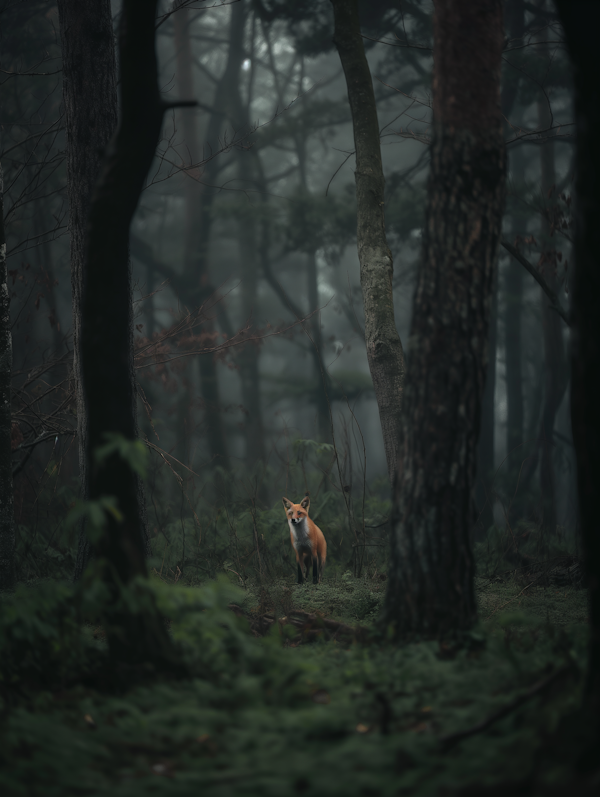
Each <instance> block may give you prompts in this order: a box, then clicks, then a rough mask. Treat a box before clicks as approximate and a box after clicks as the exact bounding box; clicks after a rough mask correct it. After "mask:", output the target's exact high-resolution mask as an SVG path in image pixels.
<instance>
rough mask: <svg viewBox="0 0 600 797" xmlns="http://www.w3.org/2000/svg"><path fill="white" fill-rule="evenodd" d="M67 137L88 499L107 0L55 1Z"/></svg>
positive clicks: (82, 540)
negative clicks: (88, 316)
mask: <svg viewBox="0 0 600 797" xmlns="http://www.w3.org/2000/svg"><path fill="white" fill-rule="evenodd" d="M58 13H59V21H60V37H61V44H62V59H63V101H64V105H65V128H66V137H67V189H68V196H69V214H70V215H69V232H70V236H71V290H72V298H73V381H74V384H75V399H76V407H77V439H78V447H79V484H80V495H81V498H82V499H83V500H86V499H87V498H88V496H89V482H88V479H89V475H88V472H87V460H86V450H87V439H88V408H87V404H86V401H85V396H84V393H83V387H82V381H81V296H82V293H83V285H84V263H85V254H84V249H85V234H86V225H87V218H88V213H89V207H90V201H91V197H92V189H93V187H94V184H95V183H96V180H97V179H98V175H99V174H100V166H101V163H102V158H103V157H104V152H105V150H106V148H107V146H108V143H109V141H110V139H111V137H112V135H113V133H114V131H115V129H116V126H117V80H116V64H115V47H114V35H113V26H112V14H111V6H110V0H58ZM90 556H91V546H90V542H89V540H88V537H87V535H86V533H85V529H84V525H83V524H82V525H81V528H80V531H79V545H78V548H77V562H76V564H75V579H79V578H81V575H82V573H83V571H84V569H85V567H86V565H87V563H88V562H89V559H90Z"/></svg>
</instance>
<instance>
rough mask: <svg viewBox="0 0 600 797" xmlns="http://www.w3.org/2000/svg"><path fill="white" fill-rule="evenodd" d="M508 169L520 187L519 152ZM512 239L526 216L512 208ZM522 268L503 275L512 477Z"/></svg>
mask: <svg viewBox="0 0 600 797" xmlns="http://www.w3.org/2000/svg"><path fill="white" fill-rule="evenodd" d="M513 159H514V164H513V168H512V170H511V172H512V180H513V183H514V184H515V186H522V185H523V183H524V179H525V169H524V167H525V164H524V162H523V153H522V151H519V150H516V151H515V153H514V154H513ZM511 228H512V235H513V238H516V237H517V236H525V235H526V233H527V217H526V215H525V214H524V213H521V212H519V211H515V215H514V216H513V218H512V222H511ZM523 276H524V275H523V267H522V266H521V264H520V263H517V261H516V260H515V259H514V258H512V257H511V258H510V259H509V261H508V265H507V267H506V274H505V277H504V303H505V310H504V351H505V358H506V404H507V417H506V451H507V454H508V468H509V472H510V473H511V475H512V476H513V477H516V476H517V475H518V472H519V469H520V465H521V463H522V462H523V456H524V454H523V446H522V443H523V428H524V408H523V367H522V357H521V348H522V341H521V327H522V324H521V316H522V311H523Z"/></svg>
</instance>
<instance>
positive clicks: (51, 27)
mask: <svg viewBox="0 0 600 797" xmlns="http://www.w3.org/2000/svg"><path fill="white" fill-rule="evenodd" d="M311 9H312V7H311V6H310V4H308V5H306V7H305V5H304V4H302V3H300V4H298V3H296V4H294V5H293V7H292V6H290V4H288V3H278V2H275V1H273V2H265V3H263V2H254V3H233V4H217V5H216V6H215V7H211V8H205V7H204V6H203V5H202V4H192V5H191V6H190V7H189V8H188V7H186V4H183V7H182V8H181V9H180V10H179V11H177V13H173V14H171V15H169V16H165V17H163V18H160V22H159V25H158V27H157V50H158V55H159V64H160V87H161V91H162V92H163V94H164V95H165V97H166V98H167V99H168V100H176V99H178V98H183V99H185V98H190V97H193V98H196V99H197V101H198V105H197V107H196V108H194V109H188V108H185V109H174V110H171V111H169V112H168V113H167V115H166V116H165V120H164V126H163V131H162V137H161V142H160V145H159V148H158V151H157V156H156V159H155V162H154V164H153V167H152V169H151V172H150V173H149V175H148V179H147V184H146V187H145V189H144V191H143V195H142V197H141V200H140V203H139V206H138V209H137V212H136V215H135V219H134V221H133V225H132V229H131V258H132V263H133V281H134V286H135V287H134V291H135V352H136V375H137V379H138V382H139V390H138V415H139V425H140V432H141V434H142V436H143V437H144V438H145V439H147V440H148V444H149V446H150V449H151V458H150V474H149V481H148V487H149V501H148V513H149V514H148V523H149V529H150V533H151V536H152V537H153V538H156V539H157V540H158V538H160V539H162V540H163V542H164V541H165V540H166V541H167V543H168V545H169V550H171V548H172V549H173V557H172V561H171V562H170V564H171V565H175V566H179V567H180V568H181V569H184V565H183V562H184V560H185V556H186V553H185V539H184V538H186V536H188V535H189V540H190V541H191V540H193V543H192V542H189V543H188V544H189V546H190V548H189V550H191V547H192V546H194V547H197V539H198V538H199V537H200V536H201V534H202V528H201V527H204V526H205V525H208V526H210V525H211V523H212V524H213V525H214V518H215V517H221V516H222V509H223V507H227V506H230V507H231V506H235V507H236V508H240V507H242V506H246V507H247V506H256V507H258V508H260V509H261V510H265V509H267V508H269V507H271V506H272V505H274V504H275V502H276V501H278V500H279V499H280V495H281V494H287V493H288V492H292V493H294V494H295V495H302V494H303V493H304V491H305V490H306V489H309V488H310V489H311V490H312V489H315V488H316V489H317V490H319V489H320V490H327V491H331V492H332V493H333V495H332V496H331V498H330V499H329V500H330V501H332V502H333V504H332V506H333V505H335V513H340V514H344V515H348V514H349V517H347V518H346V521H345V525H346V526H347V529H346V531H347V534H348V535H352V534H356V533H357V531H356V528H354V527H356V526H357V524H358V525H359V526H360V528H361V531H362V533H363V534H365V533H366V531H365V529H364V528H363V526H365V525H368V526H377V525H378V524H380V523H382V522H383V521H384V520H385V518H386V516H387V515H388V512H386V506H385V500H386V498H387V496H388V490H389V487H388V480H387V473H386V465H385V457H384V446H383V439H382V433H381V427H380V424H379V416H378V412H377V405H376V402H375V400H374V395H373V389H372V384H371V380H370V376H369V369H368V365H367V358H366V356H365V348H364V332H363V329H364V318H363V311H362V299H361V293H360V286H359V280H358V263H357V257H356V203H355V195H354V185H353V183H354V180H353V174H352V171H353V156H352V153H353V150H354V145H353V136H352V125H351V119H350V113H349V107H348V101H347V96H346V86H345V82H344V79H343V74H342V71H341V65H340V61H339V57H338V55H337V53H336V51H335V48H334V47H333V43H332V38H333V37H332V24H333V17H332V12H331V9H330V8H329V5H328V4H325V3H324V4H321V5H319V7H318V13H313V12H314V9H312V10H311ZM113 10H114V14H115V24H116V23H117V22H118V15H119V6H118V4H116V5H114V8H113ZM431 12H432V9H431V7H429V6H428V5H427V4H423V3H411V2H405V3H402V4H401V5H398V4H395V3H385V2H377V3H369V4H368V5H365V6H361V24H362V30H363V34H364V38H363V41H364V45H365V50H366V52H367V57H368V60H369V64H370V68H371V73H372V75H373V80H374V86H375V93H376V99H377V110H378V116H379V124H380V128H381V144H382V155H383V161H384V173H385V178H386V230H387V234H388V241H389V244H390V246H391V248H392V251H393V256H394V264H395V269H394V303H395V307H396V322H397V327H398V332H399V334H400V338H401V340H402V341H403V342H404V343H405V344H406V340H407V337H408V331H409V328H410V322H411V317H410V315H411V305H412V295H413V291H414V285H415V275H416V264H417V258H418V255H419V252H420V245H421V232H422V226H423V218H424V215H423V214H424V207H425V193H426V179H427V174H428V163H429V149H428V144H429V142H430V138H431V129H430V122H431V67H432V59H431V47H432V15H431ZM57 14H58V11H57V8H56V5H55V4H53V3H50V2H49V3H44V2H40V3H37V2H27V3H7V4H5V6H4V7H3V9H2V16H3V26H2V28H3V40H2V59H3V60H2V68H3V72H2V75H1V79H2V96H3V120H2V142H3V143H2V156H1V160H2V165H3V169H4V185H5V225H6V235H7V255H8V274H9V284H10V290H11V323H12V334H13V351H14V377H13V381H14V387H13V390H14V401H13V451H14V461H13V464H14V473H15V517H16V522H17V531H18V544H19V557H18V560H19V567H20V568H25V569H27V568H28V567H33V568H34V570H35V566H34V565H33V563H32V562H31V560H30V562H29V564H27V551H28V550H29V547H30V545H31V540H32V538H34V537H35V539H36V540H37V541H38V542H41V541H43V545H44V548H45V549H46V551H48V552H53V553H54V555H55V556H57V557H65V556H66V557H67V559H68V560H69V561H68V562H65V567H67V566H71V565H72V549H73V545H74V540H73V533H71V534H69V532H67V531H66V530H65V528H64V518H65V509H66V508H68V507H69V505H71V504H72V502H73V501H74V500H75V498H76V496H77V475H78V459H77V442H76V440H75V431H76V418H75V413H76V409H75V392H74V387H73V380H72V377H71V367H72V366H71V360H72V332H71V330H72V310H71V306H72V305H71V287H70V271H69V269H70V260H69V230H68V202H67V196H66V164H65V136H64V107H63V104H62V91H63V90H62V75H61V70H60V63H61V61H60V57H61V56H60V37H59V27H58V16H57ZM505 37H506V40H505V46H504V52H503V57H502V112H503V115H504V119H505V139H506V142H507V153H508V183H507V201H506V210H505V214H504V222H503V237H504V240H505V242H506V243H508V244H509V245H512V246H513V247H514V248H515V249H516V250H518V252H519V253H520V254H521V256H522V257H524V258H525V259H526V260H527V261H529V262H530V263H531V264H533V265H534V268H536V269H537V270H538V271H539V272H540V273H541V274H542V276H543V277H544V278H545V280H546V281H547V283H548V284H550V285H551V286H552V287H553V289H554V290H555V291H556V292H557V294H558V296H559V301H560V302H562V303H563V306H565V305H566V302H567V299H568V291H569V280H570V270H569V263H570V261H571V260H572V256H571V251H570V248H571V196H572V179H573V155H574V135H573V107H572V91H571V85H570V72H569V68H568V60H567V55H566V51H565V46H564V43H563V34H562V31H561V28H560V25H559V24H558V21H557V18H556V12H555V10H554V8H553V7H552V6H551V4H550V3H544V2H538V3H535V4H532V3H525V2H520V1H518V0H511V2H508V3H507V4H506V10H505ZM550 304H551V303H550V301H549V300H548V297H547V296H546V295H545V294H544V293H543V292H542V290H541V289H540V287H539V285H538V284H537V283H536V281H535V280H534V279H533V278H532V276H531V275H530V274H528V273H527V271H526V270H525V269H524V267H523V265H522V264H521V263H519V262H518V261H517V259H515V257H513V256H512V255H511V254H510V253H509V252H508V251H507V250H506V249H501V256H500V264H499V273H498V277H497V284H496V287H495V291H494V301H493V311H492V320H491V329H490V359H489V363H490V365H489V369H488V376H487V386H486V397H485V402H484V410H483V417H482V426H481V437H480V444H479V467H478V480H477V504H478V511H479V518H478V523H477V527H476V529H474V535H475V537H476V538H477V539H481V538H482V537H483V536H484V535H485V533H486V532H487V530H488V529H489V528H490V527H491V526H492V525H494V524H495V525H496V527H497V528H498V529H502V530H504V529H506V528H507V525H508V526H510V527H511V528H512V527H514V528H517V527H519V528H520V529H521V527H522V530H523V531H522V533H525V534H527V533H528V532H530V531H531V530H533V529H540V528H541V529H543V530H544V531H545V532H547V533H549V534H552V535H554V534H555V533H556V532H557V530H558V534H559V535H566V536H567V537H569V538H570V540H571V541H574V540H575V536H574V530H575V527H576V516H577V512H576V499H575V491H574V483H575V482H574V466H573V449H572V441H571V435H570V423H569V398H568V397H569V390H568V378H569V377H568V369H567V364H566V363H567V360H566V342H567V325H566V324H565V323H564V321H563V320H562V319H561V317H560V316H559V315H558V313H557V312H556V309H553V308H551V307H550ZM333 443H335V448H336V450H337V455H338V460H337V462H338V464H339V465H340V467H339V469H338V468H336V467H334V461H333V458H334V454H335V451H333V450H332V449H329V448H328V446H329V445H331V444H333ZM309 461H310V462H311V466H310V468H308V471H307V466H306V464H307V463H308V462H309ZM315 468H316V469H317V470H316V471H315ZM315 474H318V478H317V481H316V483H315V481H314V479H315V478H316V476H315ZM317 485H321V486H320V487H317ZM344 491H345V493H344ZM365 491H366V496H367V499H366V500H367V505H368V502H369V501H371V502H374V504H377V509H379V511H376V510H375V509H374V508H372V509H371V511H370V512H367V513H366V515H367V517H366V523H365V520H364V518H365V513H364V510H363V493H364V492H365ZM344 495H345V496H346V497H347V498H350V502H349V503H350V508H348V506H347V505H348V501H346V502H345V503H344V500H343V498H344ZM354 504H356V506H354ZM357 512H360V513H361V518H360V519H359V520H357V518H356V517H355V515H356V513H357ZM519 524H521V525H520V526H519ZM226 528H227V524H226V523H225V526H224V529H221V530H220V531H221V533H224V532H225V531H226ZM284 532H285V528H284ZM341 534H342V530H341V529H340V536H341ZM284 536H285V534H284ZM209 539H210V537H209V535H208V534H206V535H205V536H204V539H203V542H202V543H201V545H209V542H208V540H209ZM348 539H350V536H348ZM34 544H37V543H34ZM215 545H216V542H214V543H213V549H214V546H215ZM176 549H179V550H178V551H177V550H176ZM371 550H374V549H371ZM334 551H335V549H333V548H332V550H331V554H332V561H335V560H338V561H339V562H340V564H344V565H346V563H347V560H348V559H349V557H350V556H351V553H352V552H351V551H350V550H348V549H345V548H344V544H343V543H340V545H339V546H338V550H337V551H335V552H334ZM187 555H189V551H188V554H187ZM221 558H222V557H221ZM32 575H33V571H32Z"/></svg>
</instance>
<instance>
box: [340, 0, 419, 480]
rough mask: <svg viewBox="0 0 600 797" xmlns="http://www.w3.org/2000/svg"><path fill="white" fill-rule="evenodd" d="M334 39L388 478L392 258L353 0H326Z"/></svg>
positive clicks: (393, 395) (393, 462)
mask: <svg viewBox="0 0 600 797" xmlns="http://www.w3.org/2000/svg"><path fill="white" fill-rule="evenodd" d="M331 2H332V5H333V12H334V18H335V34H334V42H335V45H336V47H337V50H338V53H339V55H340V60H341V62H342V67H343V69H344V74H345V76H346V85H347V87H348V99H349V101H350V110H351V112H352V124H353V128H354V146H355V148H356V173H355V179H356V201H357V246H358V259H359V261H360V283H361V287H362V293H363V301H364V309H365V343H366V347H367V358H368V361H369V369H370V371H371V378H372V379H373V387H374V390H375V398H376V400H377V406H378V408H379V418H380V421H381V430H382V432H383V442H384V446H385V456H386V460H387V467H388V475H389V477H390V481H392V482H393V481H394V477H395V474H396V468H397V464H398V451H399V445H400V441H401V403H402V391H403V385H404V354H403V351H402V343H401V342H400V336H399V335H398V331H397V329H396V322H395V318H394V297H393V292H392V276H393V269H394V264H393V260H392V253H391V251H390V248H389V246H388V244H387V239H386V235H385V210H384V208H385V195H384V178H383V167H382V163H381V147H380V143H379V123H378V121H377V107H376V105H375V94H374V92H373V82H372V80H371V72H370V70H369V64H368V62H367V59H366V56H365V51H364V47H363V42H362V38H361V33H360V25H359V21H358V2H357V0H331Z"/></svg>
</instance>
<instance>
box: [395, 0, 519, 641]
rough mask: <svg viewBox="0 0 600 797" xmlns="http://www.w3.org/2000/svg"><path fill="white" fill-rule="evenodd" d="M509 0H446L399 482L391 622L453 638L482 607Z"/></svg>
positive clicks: (440, 16)
mask: <svg viewBox="0 0 600 797" xmlns="http://www.w3.org/2000/svg"><path fill="white" fill-rule="evenodd" d="M502 43H503V31H502V3H501V2H500V0H477V2H473V0H436V2H435V14H434V50H433V59H434V73H433V141H432V145H431V172H430V176H429V188H428V208H427V216H426V226H425V229H424V240H423V253H422V262H421V266H420V270H419V275H418V281H417V288H416V293H415V298H414V304H413V321H412V327H411V334H410V340H409V353H408V369H407V379H406V390H405V396H404V406H403V429H402V435H403V436H402V448H401V452H400V458H399V471H398V479H397V482H396V487H395V490H394V516H393V531H392V548H391V561H390V569H389V577H388V589H387V594H386V602H385V615H384V616H385V620H386V622H387V624H388V626H389V627H391V630H392V631H393V633H394V634H395V635H396V636H407V635H412V634H424V635H428V636H447V635H453V634H456V633H460V632H461V631H464V630H465V629H468V628H469V627H470V626H471V625H472V623H473V622H474V620H475V617H476V604H475V595H474V590H473V575H474V567H473V557H472V554H471V550H470V540H469V538H470V533H471V530H472V526H473V523H474V520H475V513H474V502H473V487H474V483H475V470H476V451H477V440H478V436H479V427H480V420H481V403H482V397H483V391H484V385H485V372H486V366H487V356H488V326H489V318H490V303H491V292H492V286H493V281H494V274H495V271H496V265H497V253H498V244H499V240H500V231H501V223H502V211H503V203H504V180H505V154H504V143H503V131H502V117H501V113H500V63H501V52H502Z"/></svg>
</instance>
